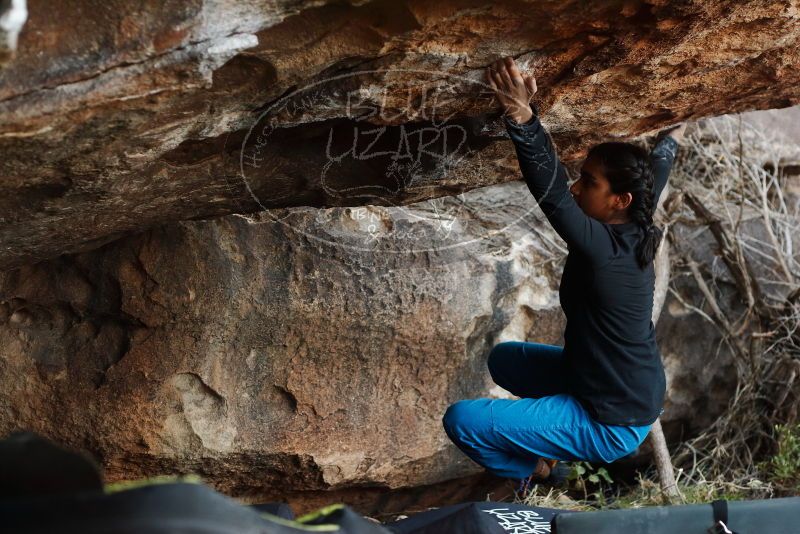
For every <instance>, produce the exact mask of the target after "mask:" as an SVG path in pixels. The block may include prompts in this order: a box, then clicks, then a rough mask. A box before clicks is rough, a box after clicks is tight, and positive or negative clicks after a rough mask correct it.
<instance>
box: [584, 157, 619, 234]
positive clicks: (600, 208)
mask: <svg viewBox="0 0 800 534" xmlns="http://www.w3.org/2000/svg"><path fill="white" fill-rule="evenodd" d="M569 190H570V192H571V193H572V196H573V197H574V198H575V202H577V203H578V206H580V207H581V209H582V210H583V212H584V213H586V215H588V216H590V217H592V218H594V219H597V220H598V221H601V222H605V223H610V224H618V223H624V222H628V221H629V219H628V216H627V209H628V206H629V205H630V203H631V200H633V197H632V195H631V194H630V193H623V194H621V195H618V194H616V193H614V192H612V191H611V184H610V183H609V181H608V179H607V178H606V176H605V174H604V171H603V165H602V163H601V162H599V161H595V159H594V158H591V157H589V158H586V160H584V162H583V165H582V166H581V176H580V178H578V179H577V180H575V182H574V183H573V184H572V185H571V186H570V188H569Z"/></svg>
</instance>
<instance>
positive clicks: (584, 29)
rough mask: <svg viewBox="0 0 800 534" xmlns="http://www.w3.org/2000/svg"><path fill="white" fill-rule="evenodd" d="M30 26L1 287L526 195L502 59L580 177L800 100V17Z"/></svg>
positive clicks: (462, 16)
mask: <svg viewBox="0 0 800 534" xmlns="http://www.w3.org/2000/svg"><path fill="white" fill-rule="evenodd" d="M28 12H29V17H28V20H27V22H26V23H25V25H24V27H23V28H22V32H21V34H20V35H19V42H18V49H17V53H16V57H15V58H14V59H13V60H12V61H10V62H9V63H8V64H6V65H5V66H4V67H3V68H2V70H0V117H2V120H0V151H2V154H3V158H2V160H0V178H2V179H1V180H0V224H2V226H0V268H9V267H13V266H17V265H23V264H26V263H30V262H31V261H32V260H38V259H42V258H51V257H54V256H56V255H58V254H60V253H64V252H75V251H81V250H87V249H90V248H94V247H97V246H100V245H102V244H103V243H107V242H109V241H110V240H112V239H114V238H115V237H119V236H121V235H123V234H126V233H131V232H135V231H139V230H142V229H144V228H147V227H150V226H154V225H158V224H161V223H164V222H167V221H173V220H185V219H194V218H206V217H213V216H219V215H223V214H228V213H248V212H253V211H257V210H260V209H261V208H263V207H288V206H298V205H305V206H317V207H321V206H345V205H363V204H384V205H386V204H398V203H403V204H405V203H411V202H414V201H418V200H420V199H425V198H433V197H437V196H441V195H446V194H452V193H453V192H459V191H464V190H467V189H470V188H474V187H478V186H482V185H487V184H492V183H499V182H504V181H508V180H511V179H513V178H514V173H513V172H509V170H512V171H513V163H514V162H513V161H510V159H509V158H510V151H509V147H508V145H507V144H506V143H502V142H498V141H499V140H501V139H502V130H501V129H499V128H497V126H498V123H497V121H496V120H492V118H493V117H494V116H493V115H492V113H493V110H494V108H495V106H494V104H493V102H492V99H491V95H490V94H489V93H487V92H486V91H485V90H483V89H485V88H482V87H481V85H480V83H478V82H479V80H480V78H481V76H482V72H483V68H484V66H485V65H487V64H488V63H489V62H491V61H492V60H494V59H496V58H497V57H499V56H504V55H514V56H516V57H517V58H518V59H519V61H520V63H521V64H522V65H523V66H525V67H526V68H528V69H532V71H533V72H534V73H535V74H536V75H537V78H538V80H539V86H540V94H539V95H538V97H537V98H538V100H539V103H540V107H541V109H542V111H543V120H544V122H545V124H546V125H547V126H548V127H549V128H550V129H551V131H552V133H553V135H554V138H555V140H556V141H557V142H558V144H559V146H560V147H561V149H562V150H561V153H562V156H563V157H564V159H566V160H570V159H575V158H577V157H579V156H580V155H581V154H582V153H583V151H584V150H585V149H586V148H587V147H588V146H590V145H592V144H594V143H596V142H598V141H601V140H605V139H610V138H621V137H622V138H624V137H628V136H633V135H636V134H640V133H642V132H646V131H651V130H654V129H656V128H659V127H662V126H665V125H667V124H671V123H674V122H677V121H680V120H683V119H687V118H689V119H691V118H698V117H703V116H708V115H715V114H720V113H725V112H732V111H743V110H748V109H766V108H779V107H785V106H789V105H792V104H794V103H797V102H798V101H800V83H798V82H799V81H800V69H798V68H797V67H798V63H799V61H798V59H799V58H800V56H799V55H798V36H800V24H798V17H799V16H800V15H799V14H798V7H797V3H796V1H794V0H775V1H770V2H764V1H762V0H752V1H739V0H687V1H681V2H677V1H675V2H668V1H663V0H650V1H639V0H616V1H609V2H592V3H585V2H576V1H569V0H551V1H536V2H525V1H522V0H503V1H491V2H489V1H485V0H484V1H481V0H443V1H438V2H422V1H414V0H407V1H395V0H376V1H373V2H350V3H341V2H336V3H333V2H326V1H325V0H319V1H299V0H294V1H291V0H268V1H267V0H263V1H258V0H241V1H237V2H234V1H225V0H222V1H214V2H209V1H201V0H191V1H185V0H179V1H177V0H176V1H168V2H142V3H139V4H134V3H130V2H122V1H119V0H111V1H108V2H99V3H98V2H88V1H78V2H71V3H63V2H55V3H54V2H45V1H44V0H37V1H31V2H29V4H28ZM296 90H299V92H296ZM377 111H380V112H381V113H377ZM495 118H496V117H495ZM377 126H386V128H385V129H383V130H381V129H377V130H376V127H377ZM354 128H355V132H356V133H354ZM445 132H447V133H449V134H450V135H449V138H448V139H445ZM251 133H252V135H250V134H251ZM379 135H380V140H379V141H378V140H376V139H377V137H378V136H379ZM426 135H427V136H428V137H427V138H426V137H425V136H426ZM329 139H332V140H333V143H332V145H330V146H329V144H328V140H329ZM409 139H410V141H409ZM373 141H375V142H374V143H373ZM406 141H408V144H407V145H406V144H404V142H406ZM351 145H355V147H356V149H355V150H353V151H352V152H348V147H349V146H351ZM330 148H333V150H327V149H330ZM393 156H397V157H393ZM401 156H402V157H401ZM406 156H408V157H406Z"/></svg>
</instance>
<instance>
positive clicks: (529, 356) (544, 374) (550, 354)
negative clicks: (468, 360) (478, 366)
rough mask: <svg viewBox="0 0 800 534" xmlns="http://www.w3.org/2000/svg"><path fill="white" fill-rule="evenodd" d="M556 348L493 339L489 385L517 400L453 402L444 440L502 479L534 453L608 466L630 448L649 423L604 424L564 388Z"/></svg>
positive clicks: (527, 464) (524, 467)
mask: <svg viewBox="0 0 800 534" xmlns="http://www.w3.org/2000/svg"><path fill="white" fill-rule="evenodd" d="M562 350H563V349H562V347H559V346H556V345H546V344H543V343H531V342H521V341H509V342H505V343H499V344H498V345H496V346H495V347H494V348H493V349H492V351H491V353H490V354H489V360H488V365H489V374H490V375H491V376H492V379H493V380H494V381H495V383H496V384H497V385H498V386H500V387H502V388H503V389H505V390H507V391H509V392H510V393H512V394H514V395H516V396H517V397H522V398H520V399H474V400H462V401H458V402H456V403H454V404H451V405H450V406H449V407H448V408H447V411H446V412H445V414H444V418H443V419H442V423H443V424H444V429H445V432H446V433H447V435H448V436H449V437H450V439H451V440H452V441H453V442H454V443H455V444H456V446H457V447H458V448H459V449H461V451H462V452H463V453H464V454H466V455H467V456H468V457H470V458H471V459H472V460H473V461H475V462H477V463H478V464H479V465H481V466H483V467H484V468H486V469H488V470H489V471H491V472H493V473H494V474H496V475H498V476H501V477H508V478H525V477H527V476H528V475H530V474H531V473H533V471H534V469H535V468H536V464H537V462H538V460H539V457H544V458H552V459H554V460H566V461H578V460H583V461H590V462H605V463H611V462H613V461H614V460H617V459H619V458H622V457H623V456H626V455H628V454H630V453H631V452H633V451H634V450H636V448H637V447H638V446H639V444H640V443H641V442H642V441H644V438H645V437H647V433H648V432H649V431H650V427H651V426H652V425H645V426H620V425H606V424H603V423H599V422H597V421H595V420H593V419H592V418H591V416H590V415H589V414H588V413H587V412H586V410H585V409H584V408H583V406H582V405H581V404H580V403H579V402H578V401H577V399H575V397H572V396H571V395H568V394H566V393H565V391H566V383H565V376H566V375H565V373H566V372H567V371H566V370H565V369H564V363H563V358H562V355H561V353H562Z"/></svg>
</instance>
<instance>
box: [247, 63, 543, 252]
mask: <svg viewBox="0 0 800 534" xmlns="http://www.w3.org/2000/svg"><path fill="white" fill-rule="evenodd" d="M482 76H483V74H482V73H479V72H477V71H476V72H474V73H471V75H469V76H460V75H453V74H448V73H447V72H439V71H426V70H408V69H391V70H363V71H355V72H348V73H347V74H341V75H337V76H330V77H326V78H324V79H320V80H318V81H315V82H313V83H311V84H309V85H307V86H304V87H302V88H295V89H294V90H291V91H290V92H288V93H287V94H285V95H284V96H282V97H281V98H279V99H278V100H276V101H275V102H272V103H271V104H270V105H269V106H268V107H267V108H266V109H264V110H263V111H262V112H261V113H260V115H259V116H258V118H257V120H256V121H255V122H254V123H253V124H252V125H251V126H250V128H249V129H248V131H247V134H246V136H245V138H244V140H243V142H242V146H241V150H240V158H239V164H240V165H239V167H240V175H241V178H242V180H243V181H244V185H245V187H246V189H247V191H248V193H249V194H250V196H251V197H252V198H253V199H254V200H255V202H256V203H257V204H258V206H260V207H261V208H262V209H264V210H266V211H265V213H266V214H267V216H268V217H270V218H271V219H273V220H275V221H277V222H280V223H282V224H285V225H287V226H289V227H291V228H292V230H293V231H297V232H301V233H303V234H305V235H306V236H307V237H308V238H310V239H314V240H320V241H324V242H326V243H328V244H330V245H335V246H342V247H349V248H353V249H357V250H361V251H369V252H375V251H382V252H390V253H418V252H425V251H434V250H444V249H449V248H453V247H459V246H463V245H467V244H469V243H474V242H476V241H480V240H483V239H486V238H487V237H491V236H492V235H496V234H498V233H500V232H503V231H504V230H506V229H507V228H508V227H509V226H511V225H512V224H514V223H516V222H518V221H520V220H522V219H524V218H525V217H526V216H527V215H528V214H529V212H530V211H531V209H532V207H533V205H534V204H535V203H534V202H529V203H524V204H522V207H520V204H519V202H518V201H517V202H516V203H515V202H512V201H509V203H508V205H507V206H503V205H502V199H501V201H500V204H501V205H497V204H492V205H491V211H493V212H495V213H506V214H511V216H510V217H505V218H504V219H503V221H502V222H501V223H500V222H497V221H495V220H492V222H491V224H487V223H486V221H485V220H482V219H481V217H480V215H478V216H476V214H475V210H476V206H474V205H471V204H470V202H469V195H470V193H469V192H466V193H465V192H463V191H462V187H461V185H462V184H464V183H467V182H468V181H473V182H474V181H477V180H479V179H480V176H481V175H483V176H486V175H487V174H490V173H492V172H494V173H497V172H509V170H508V169H505V170H502V169H501V170H498V169H497V168H494V169H492V168H489V167H488V165H489V163H488V162H487V161H486V158H485V157H482V156H481V155H480V154H479V151H480V149H482V148H484V147H486V146H488V145H489V144H491V143H492V142H494V141H496V138H495V139H492V135H495V137H496V136H497V135H501V134H496V133H495V134H492V133H491V132H490V134H489V135H486V133H487V131H489V130H487V126H486V124H485V122H482V120H480V119H475V118H470V117H465V116H458V115H457V112H458V111H460V110H462V109H463V102H464V99H465V98H466V99H469V98H475V99H476V101H477V99H479V98H489V99H493V98H494V95H493V90H492V88H491V87H490V86H489V85H488V84H486V83H484V80H483V77H482ZM288 140H291V145H290V144H289V143H288ZM286 146H292V147H293V148H292V150H291V153H288V151H287V150H285V149H284V148H283V147H286ZM492 165H494V164H493V163H492ZM469 177H477V178H472V179H471V180H469ZM451 191H452V192H454V193H456V194H449V195H448V192H451ZM431 197H438V198H432V199H431ZM424 199H430V200H424ZM495 202H496V201H495ZM411 203H413V206H408V204H411ZM287 205H294V206H334V208H333V209H322V210H316V211H317V215H316V216H315V217H316V220H315V223H316V224H315V225H312V227H309V224H308V218H307V217H306V218H304V219H301V220H302V221H303V223H302V224H301V223H299V222H298V219H297V218H295V217H293V216H292V213H291V210H286V209H275V208H278V207H281V208H282V207H284V206H287ZM335 206H338V207H335ZM504 208H508V209H507V210H505V211H504ZM477 209H478V210H482V209H483V208H482V207H481V206H477ZM486 211H488V210H486ZM326 218H327V219H328V220H325V219H326ZM490 219H491V217H490ZM332 228H333V229H335V228H343V229H346V230H347V231H341V232H339V233H338V234H337V233H336V232H335V230H331V229H332ZM321 229H322V230H321ZM387 240H391V244H389V243H388V241H387Z"/></svg>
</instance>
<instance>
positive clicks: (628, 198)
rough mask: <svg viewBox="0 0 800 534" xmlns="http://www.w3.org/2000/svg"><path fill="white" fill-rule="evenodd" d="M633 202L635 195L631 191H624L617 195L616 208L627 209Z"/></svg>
mask: <svg viewBox="0 0 800 534" xmlns="http://www.w3.org/2000/svg"><path fill="white" fill-rule="evenodd" d="M631 202H633V195H632V194H630V193H622V194H621V195H617V201H616V208H617V209H619V210H626V209H628V206H630V205H631Z"/></svg>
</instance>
